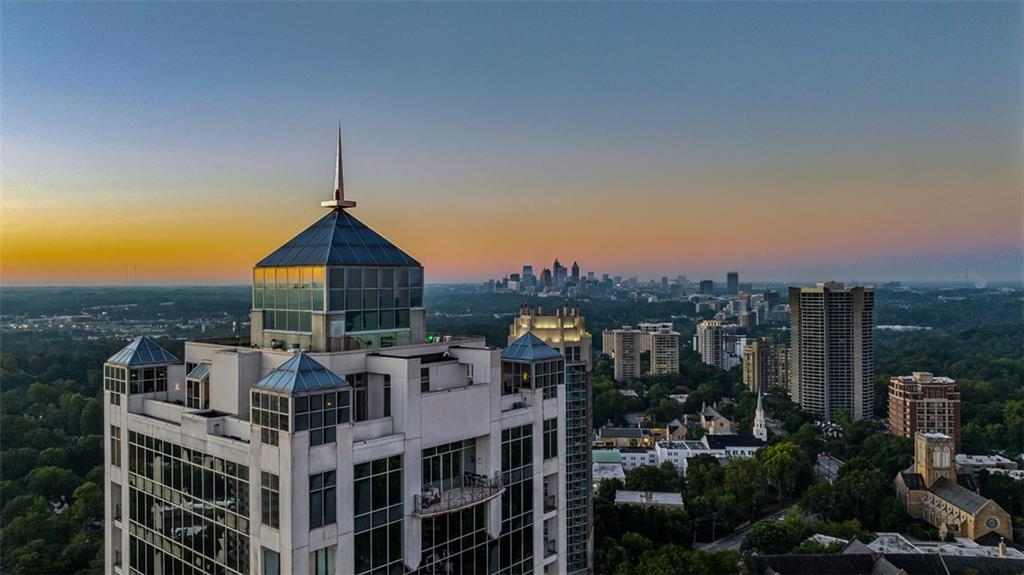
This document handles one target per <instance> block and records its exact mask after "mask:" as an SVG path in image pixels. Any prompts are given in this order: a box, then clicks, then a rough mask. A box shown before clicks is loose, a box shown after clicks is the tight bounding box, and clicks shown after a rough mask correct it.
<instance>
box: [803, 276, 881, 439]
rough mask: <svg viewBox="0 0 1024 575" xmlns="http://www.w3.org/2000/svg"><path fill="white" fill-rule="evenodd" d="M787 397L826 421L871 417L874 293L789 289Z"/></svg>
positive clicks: (827, 287) (827, 286)
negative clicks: (840, 417)
mask: <svg viewBox="0 0 1024 575" xmlns="http://www.w3.org/2000/svg"><path fill="white" fill-rule="evenodd" d="M789 307H790V311H791V316H790V317H791V319H790V322H791V330H790V394H791V395H792V397H793V401H795V402H796V403H799V404H800V406H801V407H802V408H803V409H804V410H806V411H808V412H810V413H812V414H814V415H816V416H818V417H820V418H821V419H823V420H826V421H832V420H834V419H835V417H836V414H838V413H839V411H840V410H845V411H846V412H847V413H848V414H849V415H850V417H851V418H853V419H854V420H858V419H865V418H871V417H872V416H873V415H874V398H875V391H874V376H875V348H874V339H873V335H874V334H873V330H874V326H875V319H874V310H875V290H874V288H870V287H861V286H857V287H850V288H848V287H846V286H845V285H843V284H842V283H838V282H822V283H818V285H817V286H815V287H791V288H789Z"/></svg>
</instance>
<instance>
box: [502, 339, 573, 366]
mask: <svg viewBox="0 0 1024 575" xmlns="http://www.w3.org/2000/svg"><path fill="white" fill-rule="evenodd" d="M560 357H562V354H561V353H559V352H558V350H557V349H555V348H553V347H551V346H550V345H548V344H546V343H544V341H543V340H541V339H540V338H539V337H537V336H535V335H533V332H529V331H528V332H526V333H524V334H523V335H522V337H520V338H519V339H517V340H515V341H513V342H512V343H510V344H509V346H508V347H506V348H505V349H503V350H501V359H508V360H512V361H529V362H533V361H542V360H546V359H558V358H560Z"/></svg>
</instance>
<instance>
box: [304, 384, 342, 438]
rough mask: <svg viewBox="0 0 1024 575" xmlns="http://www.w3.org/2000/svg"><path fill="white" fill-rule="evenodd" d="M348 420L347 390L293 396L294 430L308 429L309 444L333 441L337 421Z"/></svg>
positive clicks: (335, 435) (335, 436)
mask: <svg viewBox="0 0 1024 575" xmlns="http://www.w3.org/2000/svg"><path fill="white" fill-rule="evenodd" d="M348 421H349V392H348V391H329V392H327V393H317V394H313V395H307V396H301V397H296V398H295V431H305V430H307V429H308V430H309V444H310V445H322V444H325V443H333V442H334V441H335V440H336V438H337V433H338V429H337V426H338V424H339V423H348Z"/></svg>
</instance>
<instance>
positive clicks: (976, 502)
mask: <svg viewBox="0 0 1024 575" xmlns="http://www.w3.org/2000/svg"><path fill="white" fill-rule="evenodd" d="M928 491H931V492H932V493H934V494H935V495H936V496H938V497H941V498H942V499H945V500H946V501H948V502H950V503H952V504H953V505H955V506H957V507H959V508H960V509H963V510H964V511H967V512H968V513H977V512H978V510H980V509H981V508H982V507H984V506H985V504H986V503H988V501H989V500H988V499H986V498H984V497H982V496H981V495H978V494H977V493H975V492H973V491H971V490H970V489H967V488H966V487H964V486H962V485H960V484H958V483H956V482H954V481H950V480H949V479H946V478H945V477H941V478H939V480H938V481H936V482H935V483H932V486H931V487H929V488H928Z"/></svg>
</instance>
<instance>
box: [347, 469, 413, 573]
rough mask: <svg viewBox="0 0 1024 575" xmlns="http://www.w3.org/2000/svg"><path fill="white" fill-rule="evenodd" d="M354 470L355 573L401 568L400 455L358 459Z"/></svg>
mask: <svg viewBox="0 0 1024 575" xmlns="http://www.w3.org/2000/svg"><path fill="white" fill-rule="evenodd" d="M353 472H354V479H355V481H354V482H353V488H354V489H353V500H354V501H353V503H354V505H353V506H354V508H355V511H354V514H355V533H356V536H355V571H356V574H357V575H360V574H362V573H368V572H371V571H374V570H378V569H381V571H380V572H385V571H384V570H385V569H400V568H401V565H402V456H401V455H395V456H393V457H388V458H384V459H377V460H374V461H370V462H367V463H360V464H358V465H356V466H355V468H354V470H353ZM399 572H401V571H399Z"/></svg>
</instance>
